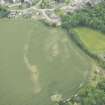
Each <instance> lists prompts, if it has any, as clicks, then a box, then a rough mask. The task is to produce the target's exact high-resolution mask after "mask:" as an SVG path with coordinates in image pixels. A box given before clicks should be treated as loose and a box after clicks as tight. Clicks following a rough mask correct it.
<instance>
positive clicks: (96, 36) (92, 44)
mask: <svg viewBox="0 0 105 105" xmlns="http://www.w3.org/2000/svg"><path fill="white" fill-rule="evenodd" d="M74 31H75V32H76V33H77V35H78V36H79V37H80V40H81V41H82V42H83V43H84V45H85V46H86V47H87V48H88V49H89V50H90V51H92V52H94V53H103V52H105V34H103V33H101V32H99V31H96V30H93V29H90V28H84V27H78V28H75V29H74Z"/></svg>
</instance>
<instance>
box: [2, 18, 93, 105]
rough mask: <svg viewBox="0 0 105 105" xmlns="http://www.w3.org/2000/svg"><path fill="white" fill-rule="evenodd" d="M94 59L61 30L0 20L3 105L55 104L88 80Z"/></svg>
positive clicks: (33, 22)
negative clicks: (54, 97)
mask: <svg viewBox="0 0 105 105" xmlns="http://www.w3.org/2000/svg"><path fill="white" fill-rule="evenodd" d="M90 68H91V65H90V59H88V57H87V56H86V55H85V54H84V53H83V52H82V51H81V50H80V49H79V48H77V47H76V46H75V44H74V43H73V42H72V40H71V39H69V38H68V36H67V34H66V33H65V32H64V31H62V30H61V29H57V28H49V27H46V26H45V25H43V24H42V23H40V22H35V21H32V20H6V19H4V20H0V105H52V102H51V99H50V97H51V96H52V95H54V94H57V93H58V94H62V95H63V97H70V96H71V95H72V94H74V93H75V92H76V91H77V90H78V88H79V86H80V83H84V82H85V81H86V80H87V76H88V71H89V70H90Z"/></svg>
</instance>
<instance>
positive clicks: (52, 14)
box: [0, 0, 102, 26]
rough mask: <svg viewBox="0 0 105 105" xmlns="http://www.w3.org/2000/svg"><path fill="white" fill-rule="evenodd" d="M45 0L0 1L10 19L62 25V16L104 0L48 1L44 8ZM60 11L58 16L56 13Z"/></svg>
mask: <svg viewBox="0 0 105 105" xmlns="http://www.w3.org/2000/svg"><path fill="white" fill-rule="evenodd" d="M43 1H44V0H40V1H37V2H36V3H34V2H33V1H32V0H21V1H19V0H12V1H5V0H0V4H1V5H6V6H7V7H8V8H9V10H10V13H9V15H8V18H17V17H21V16H22V17H25V18H33V19H38V20H44V21H45V22H47V23H49V24H56V25H57V26H59V25H61V18H60V16H59V14H60V15H62V14H63V15H66V14H67V13H72V12H74V11H78V10H80V9H82V8H84V7H86V6H94V5H96V4H97V3H99V2H101V1H102V0H71V1H70V0H69V2H68V3H65V0H48V2H47V3H48V4H47V5H48V6H43V7H42V5H45V4H43ZM56 11H58V14H57V13H56Z"/></svg>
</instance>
